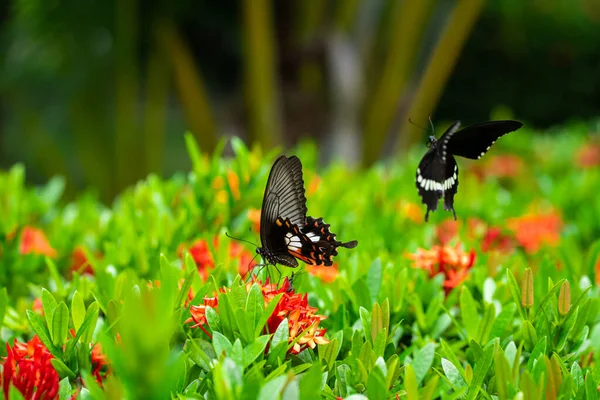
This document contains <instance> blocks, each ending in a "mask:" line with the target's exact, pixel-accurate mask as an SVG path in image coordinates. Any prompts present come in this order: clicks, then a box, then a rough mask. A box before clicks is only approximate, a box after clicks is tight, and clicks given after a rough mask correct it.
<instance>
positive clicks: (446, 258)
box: [407, 244, 475, 294]
mask: <svg viewBox="0 0 600 400" xmlns="http://www.w3.org/2000/svg"><path fill="white" fill-rule="evenodd" d="M407 257H408V258H410V259H411V260H413V261H414V267H415V268H420V269H424V270H425V271H427V272H429V276H431V277H433V276H435V275H437V274H440V273H441V274H443V275H444V283H443V287H444V290H445V291H446V294H448V293H449V292H450V291H451V290H452V289H453V288H455V287H456V286H458V285H459V284H460V283H462V282H463V281H464V280H465V279H466V278H467V275H468V274H469V270H470V269H471V267H472V266H473V264H474V263H475V252H474V251H471V252H469V253H465V252H464V251H463V250H462V249H461V248H460V244H457V245H456V247H448V246H433V248H432V249H431V250H424V249H418V250H417V252H416V253H415V254H408V255H407Z"/></svg>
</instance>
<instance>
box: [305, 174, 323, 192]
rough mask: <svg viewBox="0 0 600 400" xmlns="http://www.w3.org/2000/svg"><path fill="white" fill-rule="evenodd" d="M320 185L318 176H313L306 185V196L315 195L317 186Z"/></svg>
mask: <svg viewBox="0 0 600 400" xmlns="http://www.w3.org/2000/svg"><path fill="white" fill-rule="evenodd" d="M320 185H321V178H319V175H317V174H313V175H312V178H311V179H310V183H309V184H308V189H307V190H306V194H307V195H308V196H309V197H310V196H312V195H313V194H315V193H317V190H318V189H319V186H320Z"/></svg>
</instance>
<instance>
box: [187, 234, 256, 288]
mask: <svg viewBox="0 0 600 400" xmlns="http://www.w3.org/2000/svg"><path fill="white" fill-rule="evenodd" d="M213 246H214V248H218V247H219V238H218V237H217V236H215V237H214V238H213ZM186 249H187V250H188V251H189V252H190V255H191V256H192V258H193V259H194V262H195V263H196V267H197V268H198V273H199V274H200V276H201V277H202V280H203V281H206V280H207V279H208V275H209V270H210V269H213V268H214V267H215V260H214V258H213V254H212V252H211V251H210V248H209V246H208V242H207V241H206V240H204V239H198V240H196V241H194V242H193V243H192V244H191V246H189V247H188V246H186V245H185V244H182V245H180V246H179V248H178V249H177V254H178V255H179V257H180V258H182V259H183V253H184V250H186ZM229 257H230V258H233V259H238V260H239V262H238V272H239V274H240V275H241V276H244V275H245V274H246V273H247V271H248V269H249V266H250V263H251V262H252V254H251V253H250V252H249V251H248V250H246V249H245V248H244V247H243V246H242V245H240V244H239V243H236V242H229Z"/></svg>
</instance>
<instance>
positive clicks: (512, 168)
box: [472, 154, 525, 180]
mask: <svg viewBox="0 0 600 400" xmlns="http://www.w3.org/2000/svg"><path fill="white" fill-rule="evenodd" d="M524 166H525V163H524V162H523V160H522V159H521V157H519V156H515V155H513V154H503V155H499V156H492V157H489V158H487V160H486V161H485V163H483V164H477V165H474V166H473V167H472V172H473V173H474V174H475V175H476V176H477V177H478V178H479V179H480V180H485V179H486V178H489V177H495V178H516V177H518V176H519V175H520V174H521V172H522V171H523V168H524Z"/></svg>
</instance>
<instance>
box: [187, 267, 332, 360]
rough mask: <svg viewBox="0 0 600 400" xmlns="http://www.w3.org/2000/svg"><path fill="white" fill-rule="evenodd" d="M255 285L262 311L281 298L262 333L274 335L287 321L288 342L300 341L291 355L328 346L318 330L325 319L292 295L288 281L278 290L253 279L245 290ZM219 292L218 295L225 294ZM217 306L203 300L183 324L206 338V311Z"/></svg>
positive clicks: (303, 299) (215, 300) (208, 299)
mask: <svg viewBox="0 0 600 400" xmlns="http://www.w3.org/2000/svg"><path fill="white" fill-rule="evenodd" d="M254 283H257V284H258V285H259V286H260V288H261V292H262V294H263V297H264V300H265V307H266V306H267V305H268V304H269V303H270V302H271V301H273V300H274V298H275V297H276V296H277V295H279V294H282V296H281V298H280V299H279V302H278V303H277V305H276V306H275V309H274V310H273V314H271V316H270V317H269V319H268V320H267V326H266V332H265V333H274V332H275V331H276V330H277V327H278V326H279V324H281V322H282V321H283V320H285V319H286V318H287V320H288V324H289V341H290V343H291V342H293V341H294V340H295V339H296V338H297V337H298V336H301V337H300V339H298V341H297V342H296V343H295V344H294V346H293V347H292V348H291V349H290V352H291V353H292V354H298V353H300V352H301V351H302V350H304V349H306V348H307V347H310V348H314V347H315V346H316V345H317V344H326V343H329V341H328V340H327V339H325V337H324V335H325V332H326V331H327V330H326V329H318V328H319V322H320V321H322V320H323V319H325V318H326V317H325V316H322V315H317V314H315V313H316V311H317V309H316V308H315V307H311V306H309V305H308V296H307V295H306V294H304V295H302V294H299V293H294V290H293V289H292V286H291V284H290V282H289V280H288V279H287V278H286V279H285V281H284V283H283V285H282V286H281V287H280V288H278V287H277V285H275V284H272V283H269V280H268V279H267V281H266V282H265V283H264V284H263V283H262V282H261V281H260V280H257V279H256V278H255V277H253V278H252V280H251V281H250V282H248V284H247V289H248V290H250V288H251V287H252V285H253V284H254ZM225 291H226V290H225V289H221V292H225ZM218 305H219V301H218V298H217V297H205V298H204V302H203V304H201V305H199V306H191V307H190V313H191V315H192V316H191V318H189V319H188V320H187V321H186V323H192V322H193V325H192V328H200V329H202V330H203V331H204V333H206V334H207V335H208V336H211V335H210V333H209V332H208V331H207V330H206V329H205V328H204V325H206V324H207V321H206V307H211V308H214V309H216V308H217V307H218Z"/></svg>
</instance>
